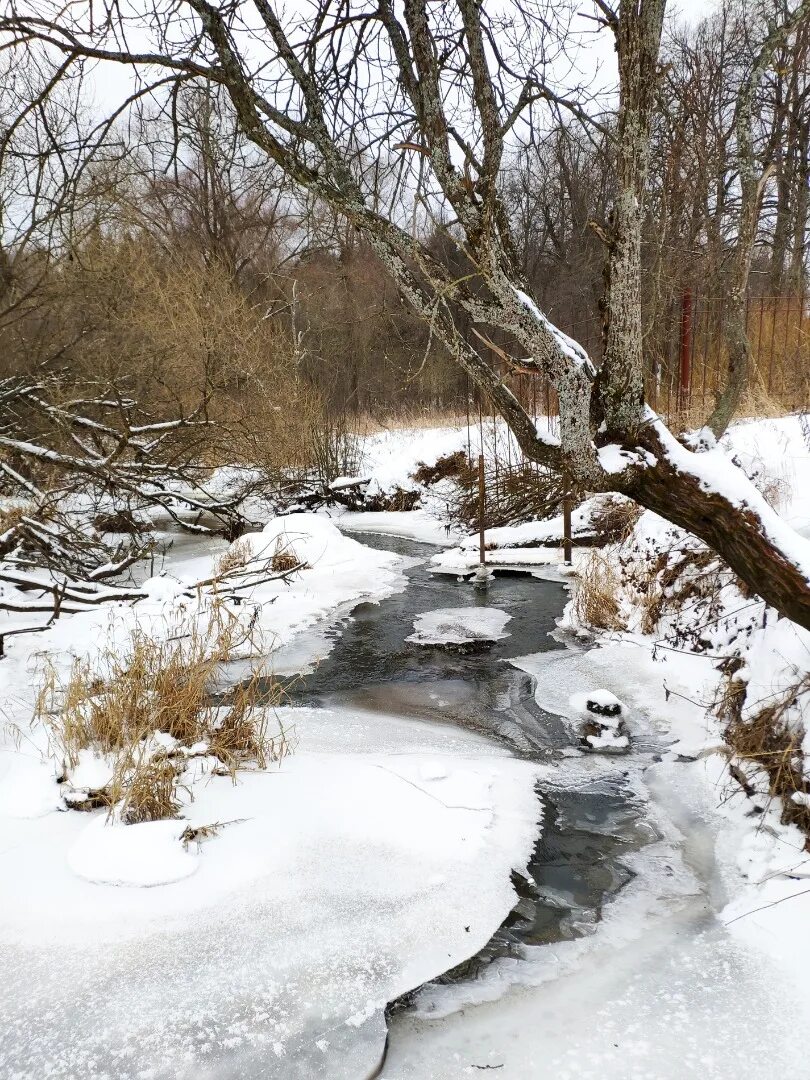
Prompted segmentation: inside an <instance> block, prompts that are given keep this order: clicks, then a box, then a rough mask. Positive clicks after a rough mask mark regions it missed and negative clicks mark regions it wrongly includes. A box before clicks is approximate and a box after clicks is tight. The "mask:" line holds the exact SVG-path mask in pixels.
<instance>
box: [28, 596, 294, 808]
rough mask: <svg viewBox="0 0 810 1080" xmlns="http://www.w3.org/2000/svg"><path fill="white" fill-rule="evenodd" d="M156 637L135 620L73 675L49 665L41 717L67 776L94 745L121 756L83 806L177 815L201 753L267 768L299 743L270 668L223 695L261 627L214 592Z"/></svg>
mask: <svg viewBox="0 0 810 1080" xmlns="http://www.w3.org/2000/svg"><path fill="white" fill-rule="evenodd" d="M165 629H169V630H171V633H168V634H164V635H161V636H156V635H154V634H151V633H147V632H146V631H145V630H144V629H143V628H141V627H135V628H133V629H132V630H131V631H130V632H129V635H128V637H127V639H126V640H125V641H124V642H123V643H122V644H119V643H116V644H115V645H111V646H109V647H107V648H105V649H103V650H102V651H101V652H100V653H99V654H98V655H97V656H96V657H94V658H93V659H92V660H87V659H77V660H75V661H74V662H73V665H72V667H71V669H70V671H69V672H68V674H67V676H66V677H64V678H62V677H60V676H59V674H58V673H57V671H56V670H55V668H54V667H53V666H49V667H47V668H46V670H45V672H44V677H43V680H42V683H41V686H40V688H39V693H38V695H37V701H36V708H35V718H36V719H39V720H41V722H42V723H43V724H44V726H45V728H46V730H47V732H48V736H49V741H50V744H51V748H52V751H53V753H54V755H55V756H56V757H57V759H58V760H59V762H60V763H61V768H62V773H63V777H64V778H65V779H66V780H67V779H69V777H70V773H71V771H72V770H73V769H75V768H76V767H77V766H78V765H79V763H80V760H81V756H82V751H92V752H94V753H95V754H98V755H101V756H102V757H104V759H105V760H107V761H108V762H110V763H111V767H112V780H111V781H110V782H109V783H108V784H107V785H105V789H104V790H103V791H100V792H95V793H93V798H92V799H91V800H89V804H88V802H87V800H85V801H84V802H83V801H81V800H79V801H78V802H77V803H75V805H78V806H79V807H80V808H89V806H90V805H99V804H106V805H108V806H110V807H115V808H116V812H117V813H118V814H119V816H120V818H121V820H123V821H125V822H127V823H131V822H138V821H154V820H157V819H159V818H163V817H173V816H175V815H176V813H177V810H178V807H179V802H178V785H179V784H180V778H181V777H182V774H183V772H184V770H185V768H186V766H187V764H188V761H189V758H190V757H193V756H200V757H201V756H205V757H208V758H211V759H216V762H217V763H218V764H217V765H216V767H215V769H214V771H215V772H218V773H220V774H226V775H230V776H231V777H232V778H233V777H235V774H236V771H237V770H238V769H240V768H244V767H245V766H248V765H255V766H256V767H258V768H261V769H264V768H267V767H268V766H269V765H270V764H271V763H273V762H278V761H280V760H281V759H282V758H283V757H284V756H285V755H286V754H287V752H288V751H289V745H288V741H287V738H286V736H285V733H284V730H283V728H282V727H281V726H280V724H279V723H278V721H277V719H276V717H275V714H274V712H273V706H274V705H277V704H278V703H279V702H280V700H281V699H282V697H283V689H282V687H281V686H280V684H278V683H277V682H275V681H274V680H273V679H272V677H271V676H270V675H269V674H268V673H267V672H266V671H265V670H264V669H263V668H262V667H259V668H256V669H253V670H252V673H251V676H250V678H249V679H247V680H246V681H245V682H243V683H241V684H239V685H238V686H236V687H235V688H233V689H231V690H230V691H228V692H226V693H225V694H221V693H220V691H221V687H222V682H223V671H224V665H226V664H227V663H228V662H229V661H230V660H232V659H234V658H235V657H236V656H237V655H240V654H241V653H243V652H244V650H245V646H246V645H247V644H250V645H251V646H252V648H253V650H254V654H255V652H256V651H258V649H259V645H258V643H257V642H256V641H255V640H253V638H252V637H251V635H254V634H255V630H254V628H252V627H251V626H250V620H248V625H247V626H245V624H244V623H243V621H242V620H241V619H239V618H238V617H237V616H235V615H234V614H233V613H232V612H230V611H229V610H228V608H227V607H226V605H225V604H224V603H223V602H222V601H221V600H219V599H218V598H216V597H215V598H214V600H213V602H212V603H211V604H210V607H208V608H207V609H206V610H205V611H204V613H203V616H202V618H198V617H194V618H190V619H189V618H187V619H185V620H182V621H181V622H180V624H179V625H173V626H170V627H167V628H165Z"/></svg>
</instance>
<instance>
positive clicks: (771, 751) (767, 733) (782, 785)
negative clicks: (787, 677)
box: [719, 674, 810, 846]
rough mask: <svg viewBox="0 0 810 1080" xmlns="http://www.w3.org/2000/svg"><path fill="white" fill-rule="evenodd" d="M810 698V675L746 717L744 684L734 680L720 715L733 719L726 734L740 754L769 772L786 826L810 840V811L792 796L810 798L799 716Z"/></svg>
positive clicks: (726, 694) (727, 691)
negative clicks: (780, 801) (743, 714)
mask: <svg viewBox="0 0 810 1080" xmlns="http://www.w3.org/2000/svg"><path fill="white" fill-rule="evenodd" d="M809 694H810V674H805V675H803V676H802V677H801V678H800V679H799V680H798V681H797V683H796V685H795V686H792V687H790V689H788V690H787V691H786V692H785V693H783V694H782V695H781V696H779V697H778V698H777V699H775V700H771V701H768V702H764V703H763V704H762V707H761V708H759V709H758V710H757V711H756V712H754V713H753V715H749V716H746V717H745V718H743V716H742V712H743V707H744V705H745V685H744V683H742V682H740V680H738V679H735V678H734V677H733V676H732V677H731V678H730V679H729V680H728V683H727V687H726V692H725V695H724V698H723V701H722V703H721V707H720V710H719V711H720V713H721V715H723V716H724V718H726V719H727V720H728V724H727V726H726V729H725V733H724V734H725V739H726V742H727V743H728V744H729V745H730V746H731V748H732V750H733V751H734V753H735V755H736V756H737V757H739V758H741V759H742V760H743V761H751V762H754V763H756V764H757V765H758V766H760V767H761V768H762V769H763V770H764V771H765V773H766V774H767V777H768V790H769V794H770V795H771V796H773V797H777V798H779V799H781V800H782V808H783V809H782V820H783V822H785V823H788V824H795V825H798V826H799V828H801V829H802V830H803V832H804V833H805V834H806V835H807V836H808V837H810V807H807V806H805V805H804V804H803V803H801V802H800V803H796V802H794V801H793V798H792V796H793V795H794V794H795V793H800V794H802V795H808V794H810V784H808V781H807V779H806V777H805V774H804V754H803V752H802V741H803V739H804V720H805V719H806V718H805V717H799V716H798V715H797V710H798V709H800V707H801V706H800V702H801V701H802V698H803V697H804V700H805V701H807V696H808V695H809ZM808 845H809V846H810V839H809V840H808Z"/></svg>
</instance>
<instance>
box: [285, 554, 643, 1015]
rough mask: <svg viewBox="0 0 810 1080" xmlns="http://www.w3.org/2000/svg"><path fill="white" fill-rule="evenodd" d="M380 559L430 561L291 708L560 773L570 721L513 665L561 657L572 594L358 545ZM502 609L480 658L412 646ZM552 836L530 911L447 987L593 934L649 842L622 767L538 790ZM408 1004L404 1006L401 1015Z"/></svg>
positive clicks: (299, 692) (521, 891) (530, 877)
mask: <svg viewBox="0 0 810 1080" xmlns="http://www.w3.org/2000/svg"><path fill="white" fill-rule="evenodd" d="M355 535H356V536H357V539H358V540H361V541H362V542H363V543H364V544H367V545H368V546H369V547H375V548H383V549H386V550H393V551H396V552H398V553H399V554H402V555H406V556H410V557H412V558H415V559H419V560H421V561H420V563H419V564H418V565H415V566H413V567H411V568H410V569H409V570H407V571H406V575H407V578H408V585H407V588H406V589H405V590H404V591H403V592H401V593H398V594H396V595H394V596H391V597H389V598H388V599H386V600H383V601H382V602H381V603H379V604H361V605H359V606H358V607H357V608H356V609H355V610H354V611H353V612H352V615H351V618H350V619H348V620H347V621H346V622H345V623H344V624H343V625H342V626H339V627H336V628H335V629H334V630H333V631H332V634H331V636H332V637H333V640H334V647H333V649H332V651H331V653H330V654H329V655H328V656H327V657H326V658H325V659H324V660H323V661H322V662H321V663H320V665H319V666H318V667H317V669H316V670H315V671H314V672H312V673H311V674H308V675H306V676H305V677H304V678H303V679H302V680H301V681H299V682H297V683H295V684H294V685H292V686H291V687H290V690H289V699H290V704H292V705H304V704H307V705H321V706H324V707H358V708H363V709H370V710H373V711H379V712H380V713H385V714H389V715H390V714H391V713H394V714H398V715H404V716H408V715H410V716H414V717H418V718H421V719H432V720H437V721H441V722H444V723H454V724H460V725H463V726H466V727H471V728H474V729H475V730H478V731H480V732H482V733H484V734H487V735H489V736H491V737H495V738H497V739H499V740H501V741H505V742H507V743H508V744H509V746H510V747H511V748H512V750H513V751H514V752H515V753H516V754H518V755H519V756H522V757H528V758H531V759H536V760H542V761H543V762H546V763H549V762H553V760H554V759H555V758H558V757H559V756H560V754H561V752H562V751H563V750H564V749H565V748H566V747H570V746H571V743H572V736H571V733H570V729H569V727H568V726H567V725H566V724H564V723H563V722H562V720H561V719H560V718H559V717H557V716H554V715H552V714H550V713H547V712H544V711H543V710H542V709H541V708H539V707H538V705H537V704H536V702H535V699H534V680H533V679H532V677H531V676H529V675H528V674H526V673H525V672H523V671H520V670H519V669H517V668H515V667H513V666H512V665H511V664H510V663H509V661H510V659H514V658H515V657H519V656H522V655H525V654H527V653H537V652H542V651H546V650H549V651H550V650H557V649H560V648H562V647H563V646H562V645H560V644H559V643H558V642H557V641H555V640H554V639H553V638H551V637H550V636H549V634H550V632H551V631H552V630H554V628H555V620H556V619H557V618H558V617H559V615H560V614H561V613H562V609H563V606H564V604H565V601H566V598H567V593H566V591H565V590H564V588H563V587H562V585H560V584H557V583H555V582H549V581H542V580H539V579H537V578H533V577H531V576H530V575H529V574H525V573H504V572H499V573H497V574H496V577H495V579H494V580H493V581H492V583H491V585H490V587H489V588H488V589H487V590H485V591H478V590H476V589H475V588H474V587H473V585H472V584H470V582H469V581H466V580H465V581H459V580H458V579H457V578H455V577H453V576H451V575H447V574H433V573H431V572H430V570H429V568H428V561H429V559H430V556H431V555H432V554H434V552H435V548H433V547H431V546H429V545H425V544H418V543H416V542H414V541H409V540H402V539H397V538H394V537H390V536H378V535H375V534H362V535H359V534H355ZM468 606H469V607H475V606H482V607H483V606H491V607H496V608H500V609H501V610H503V611H506V612H508V613H509V614H510V615H511V616H512V618H511V621H510V622H509V623H507V626H506V629H507V630H508V632H509V636H508V637H506V638H503V639H502V640H501V641H498V642H495V643H493V644H491V645H482V646H477V647H475V649H473V650H471V651H458V650H454V649H449V648H442V647H438V646H437V647H433V646H427V647H426V646H423V645H416V644H414V643H411V642H408V641H406V640H405V639H406V637H407V636H408V635H409V634H410V633H412V631H413V622H414V619H415V617H416V616H417V615H418V614H420V613H422V612H426V611H432V610H435V609H437V608H450V607H452V608H460V607H468ZM538 798H539V799H541V800H542V802H543V811H544V826H543V832H542V836H541V837H540V839H539V840H538V843H537V845H536V848H535V850H534V853H533V856H532V859H531V862H530V864H529V866H528V869H527V874H526V876H525V877H523V876H519V877H518V876H516V877H515V887H516V890H517V892H518V895H519V898H520V899H519V902H518V904H517V906H516V907H515V909H514V910H513V912H512V913H511V914H510V916H509V917H508V919H507V920H506V922H505V923H504V924H503V926H502V927H501V928H500V929H499V930H498V931H497V932H496V934H495V935H494V936H493V938H492V940H491V941H490V942H489V944H488V945H487V946H486V947H485V948H484V949H483V950H482V951H481V952H480V953H478V954H477V955H476V956H474V957H472V958H471V959H470V960H469V961H467V962H466V963H464V964H462V965H460V966H459V967H457V968H455V969H453V970H452V971H450V972H448V973H446V975H445V976H444V977H443V978H444V979H445V980H455V979H469V978H474V977H475V974H476V972H477V971H479V970H480V969H481V968H482V967H483V966H484V965H486V964H487V963H489V962H490V961H491V960H492V959H494V958H495V957H499V956H511V955H519V952H520V949H521V948H522V946H524V945H540V944H547V943H549V942H553V941H560V940H565V939H570V938H574V937H577V936H580V935H581V934H583V933H587V932H588V930H589V929H590V928H592V927H593V925H594V923H595V922H596V921H598V919H599V918H600V916H601V910H602V907H603V905H604V903H605V902H606V901H607V900H608V899H609V898H610V897H611V896H612V895H613V894H615V893H616V891H617V890H619V889H620V888H622V886H623V885H625V884H626V883H627V882H628V881H629V880H630V878H631V876H632V875H631V872H630V871H629V870H628V869H627V868H626V867H625V866H624V865H623V863H622V856H623V855H624V854H625V853H626V852H627V851H629V850H632V849H634V848H637V847H639V846H641V845H642V844H643V843H645V842H647V841H649V839H650V838H651V837H650V832H649V829H648V827H647V826H644V825H643V821H642V819H643V808H642V807H640V806H638V805H637V804H636V802H635V798H634V796H633V794H632V792H631V791H630V789H629V784H628V783H626V779H625V776H624V773H623V770H622V768H621V765H620V764H619V763H618V762H617V767H616V769H615V770H614V771H612V772H611V775H610V777H609V778H607V779H605V778H600V779H599V780H594V782H593V783H592V784H591V785H590V786H589V787H588V788H587V789H583V788H581V787H579V788H577V789H575V790H565V789H564V787H560V788H558V787H557V786H556V785H555V786H554V788H553V789H549V790H539V791H538ZM405 1004H407V1000H404V1001H403V1002H400V1003H398V1007H401V1006H402V1005H405Z"/></svg>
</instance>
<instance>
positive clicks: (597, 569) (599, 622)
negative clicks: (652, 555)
mask: <svg viewBox="0 0 810 1080" xmlns="http://www.w3.org/2000/svg"><path fill="white" fill-rule="evenodd" d="M620 584H621V582H620V580H619V576H618V574H617V573H616V571H615V570H614V568H613V567H612V565H611V563H610V562H609V560H608V559H607V558H606V557H605V556H604V555H603V554H602V552H600V551H596V550H594V551H591V552H590V553H589V554H588V557H587V559H586V561H585V562H584V563H583V565H582V567H581V568H580V569H579V570H578V572H577V583H576V591H575V593H574V612H575V614H576V617H577V619H578V620H579V621H580V622H581V623H582V624H583V625H584V626H591V627H594V628H595V629H598V630H624V629H626V626H625V623H624V621H623V620H622V617H621V609H620V607H619V601H618V598H617V597H618V592H619V588H620Z"/></svg>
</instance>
